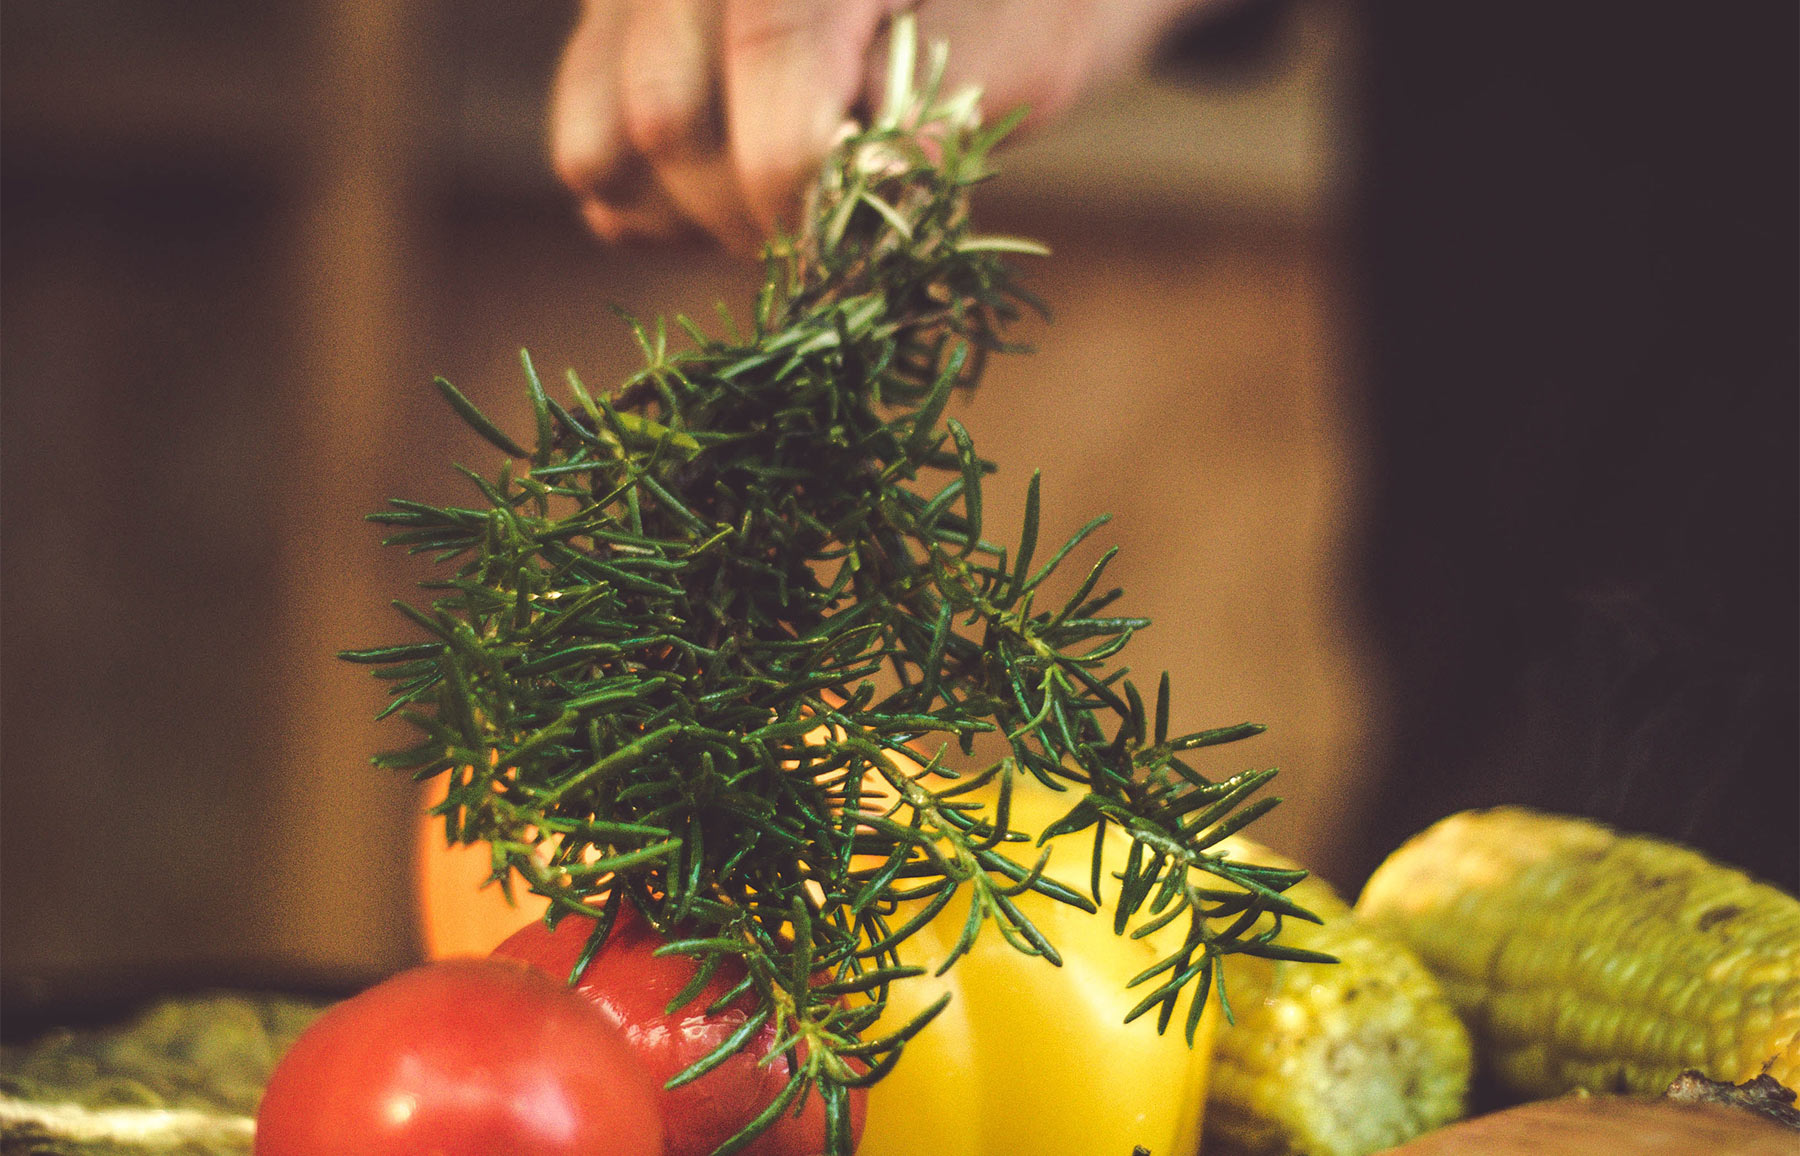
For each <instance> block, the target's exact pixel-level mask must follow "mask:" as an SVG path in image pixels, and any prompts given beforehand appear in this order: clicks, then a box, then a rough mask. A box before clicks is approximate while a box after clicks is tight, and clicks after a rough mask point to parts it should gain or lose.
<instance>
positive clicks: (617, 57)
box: [550, 0, 681, 241]
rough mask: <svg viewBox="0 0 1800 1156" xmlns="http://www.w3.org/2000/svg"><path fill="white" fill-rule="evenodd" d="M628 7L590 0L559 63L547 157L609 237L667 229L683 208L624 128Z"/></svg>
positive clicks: (587, 215) (670, 229)
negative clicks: (679, 207)
mask: <svg viewBox="0 0 1800 1156" xmlns="http://www.w3.org/2000/svg"><path fill="white" fill-rule="evenodd" d="M628 16H629V11H628V9H627V7H626V5H625V4H623V3H620V2H617V0H588V3H586V4H584V5H583V7H582V13H581V18H580V20H579V21H578V22H577V24H576V26H575V31H574V32H573V33H571V34H570V36H569V42H568V44H567V46H566V47H565V48H564V50H563V56H562V61H561V63H560V64H559V66H558V68H557V75H556V81H555V85H554V87H553V89H552V93H551V101H550V156H551V162H552V164H553V165H554V166H555V168H556V173H557V176H558V177H560V178H561V179H562V182H563V183H564V184H565V185H567V186H568V187H569V188H570V189H571V190H572V191H573V192H574V193H575V194H576V196H577V198H578V199H579V203H580V205H581V212H582V216H583V217H584V218H585V219H586V221H587V223H588V226H589V227H590V228H592V229H593V230H594V232H595V233H597V234H599V235H600V236H601V237H603V238H605V239H606V240H609V241H617V240H621V239H623V238H624V237H627V236H631V235H638V234H641V235H648V236H667V235H670V234H672V233H674V232H675V231H676V229H677V228H678V227H679V224H680V220H681V214H680V211H679V209H678V208H677V206H676V204H675V202H674V201H673V199H672V198H670V197H669V196H668V194H667V193H666V192H664V191H663V189H662V187H661V186H660V185H659V184H658V183H657V181H656V177H655V174H654V172H653V171H652V169H651V167H650V164H649V162H648V160H647V158H645V157H644V156H643V155H642V154H641V153H639V152H638V151H637V150H636V149H635V148H634V147H633V146H632V144H631V141H630V138H629V136H628V135H627V132H626V120H625V108H624V101H623V95H624V92H623V89H622V87H621V84H620V81H621V77H622V53H621V49H622V46H623V43H624V30H625V27H626V20H627V17H628Z"/></svg>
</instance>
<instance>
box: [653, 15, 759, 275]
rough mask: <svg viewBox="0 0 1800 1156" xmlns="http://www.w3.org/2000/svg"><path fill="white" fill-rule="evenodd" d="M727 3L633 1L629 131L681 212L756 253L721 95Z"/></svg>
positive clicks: (756, 229)
mask: <svg viewBox="0 0 1800 1156" xmlns="http://www.w3.org/2000/svg"><path fill="white" fill-rule="evenodd" d="M722 20H723V12H722V10H721V6H720V5H719V4H717V3H712V2H710V0H632V3H631V12H630V16H629V19H628V21H627V24H626V27H625V30H624V40H623V45H624V47H623V56H622V61H621V65H622V74H621V83H622V86H623V93H624V95H623V101H622V106H623V112H624V117H625V134H626V137H627V139H628V141H629V143H630V146H631V147H632V148H633V149H635V150H636V152H637V153H638V155H639V156H640V157H642V158H643V159H644V160H645V161H646V162H647V163H648V165H649V167H650V169H651V171H652V172H654V174H655V176H656V180H657V184H658V185H659V186H660V187H661V189H662V190H663V192H664V193H666V194H667V195H668V198H669V200H670V201H671V202H673V204H674V206H675V208H676V209H677V210H678V212H679V213H680V214H681V215H682V216H684V217H686V218H687V219H688V220H689V221H691V222H693V223H695V224H697V225H699V226H700V227H701V228H702V229H704V230H705V231H706V232H708V233H710V234H712V235H713V236H714V237H717V238H719V239H720V240H722V241H724V242H725V243H726V244H727V245H729V246H731V247H733V248H737V249H744V250H750V249H754V247H755V245H756V242H757V241H758V240H759V239H760V233H761V229H760V227H759V226H758V223H757V222H756V221H755V220H754V218H753V217H752V216H751V214H750V212H749V210H748V208H747V207H746V204H745V200H744V195H743V193H742V192H741V191H740V189H739V184H738V174H737V171H736V166H735V165H734V163H733V161H732V156H731V152H730V149H729V140H728V137H727V134H726V124H725V117H726V114H725V108H724V104H723V101H722V98H721V94H720V91H719V68H718V66H717V61H718V56H719V51H720V45H719V40H720V33H721V24H722Z"/></svg>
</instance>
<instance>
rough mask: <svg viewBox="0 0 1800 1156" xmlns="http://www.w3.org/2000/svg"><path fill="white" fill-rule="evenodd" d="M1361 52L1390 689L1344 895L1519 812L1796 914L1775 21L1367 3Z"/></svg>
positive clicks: (1791, 325)
mask: <svg viewBox="0 0 1800 1156" xmlns="http://www.w3.org/2000/svg"><path fill="white" fill-rule="evenodd" d="M1365 34H1366V44H1367V46H1368V57H1367V60H1366V64H1365V76H1366V77H1367V85H1368V86H1367V90H1366V91H1367V94H1368V104H1367V116H1366V121H1365V124H1366V135H1365V137H1364V148H1365V150H1366V151H1365V158H1366V159H1365V168H1364V173H1365V177H1366V180H1365V183H1364V186H1363V189H1362V195H1361V211H1360V213H1359V215H1358V218H1357V219H1358V238H1359V243H1358V248H1357V256H1358V264H1359V267H1360V274H1359V278H1360V283H1361V284H1362V285H1363V286H1364V287H1365V288H1366V294H1365V295H1364V296H1363V298H1362V302H1363V307H1362V309H1361V310H1360V316H1361V317H1362V319H1363V321H1364V325H1365V328H1364V340H1365V342H1366V349H1367V351H1368V361H1367V374H1366V377H1367V381H1368V384H1369V390H1368V397H1369V399H1370V405H1371V409H1370V414H1369V428H1370V430H1371V431H1372V446H1371V450H1372V453H1371V462H1372V464H1373V467H1374V475H1373V480H1372V490H1371V496H1370V509H1371V510H1372V511H1374V514H1373V520H1372V524H1371V527H1370V534H1369V537H1368V539H1367V554H1366V560H1365V567H1366V570H1365V572H1366V579H1367V582H1368V586H1367V602H1368V606H1369V609H1370V612H1371V613H1372V615H1373V621H1374V633H1375V635H1376V636H1377V637H1378V638H1379V639H1381V640H1382V645H1383V649H1384V650H1385V652H1386V653H1387V654H1388V656H1389V660H1390V662H1391V663H1392V670H1393V675H1394V681H1393V686H1394V692H1395V695H1394V699H1393V702H1392V704H1391V714H1390V717H1389V720H1388V726H1389V727H1390V735H1391V738H1392V742H1393V747H1392V756H1391V759H1390V761H1389V768H1390V769H1389V771H1388V775H1387V780H1386V784H1387V785H1386V789H1384V791H1383V792H1382V806H1381V808H1380V810H1379V812H1378V813H1377V818H1376V821H1375V822H1374V824H1373V831H1374V837H1373V838H1371V839H1370V840H1369V842H1368V843H1366V844H1365V845H1364V847H1365V852H1364V854H1363V855H1362V856H1361V857H1360V858H1359V860H1358V869H1359V870H1364V869H1372V868H1373V866H1374V863H1375V862H1376V861H1377V860H1378V857H1379V856H1378V854H1377V851H1378V849H1380V848H1382V847H1386V846H1391V845H1392V844H1393V842H1394V841H1395V840H1396V839H1398V838H1400V837H1402V836H1404V835H1405V834H1406V833H1407V832H1409V831H1412V830H1416V829H1418V827H1419V826H1421V825H1422V824H1423V823H1426V822H1429V821H1431V820H1433V819H1435V818H1437V817H1439V816H1441V815H1442V814H1444V813H1446V812H1448V811H1452V810H1456V809H1459V808H1461V807H1463V806H1473V805H1491V804H1494V803H1499V802H1518V803H1528V804H1537V805H1540V806H1547V807H1551V808H1554V809H1558V810H1567V811H1575V812H1578V813H1582V814H1588V815H1592V816H1594V817H1597V818H1601V819H1605V820H1608V821H1611V822H1614V823H1617V824H1619V825H1621V826H1623V827H1626V828H1629V829H1633V830H1643V831H1651V832H1657V833H1661V834H1664V835H1667V836H1670V837H1673V838H1679V839H1683V840H1686V841H1689V842H1693V843H1696V844H1698V845H1700V846H1702V847H1704V848H1706V849H1708V850H1710V851H1711V852H1713V853H1714V854H1715V855H1718V856H1720V857H1722V858H1724V859H1725V860H1726V861H1728V862H1731V863H1734V864H1737V865H1739V866H1742V867H1745V868H1747V869H1749V870H1751V871H1753V872H1755V873H1757V874H1759V875H1762V876H1764V877H1766V878H1768V879H1771V880H1774V881H1776V882H1778V883H1781V884H1782V885H1784V886H1785V887H1787V888H1788V889H1789V890H1795V889H1796V888H1800V757H1797V752H1796V736H1797V734H1800V723H1797V716H1796V669H1795V664H1796V655H1797V654H1800V645H1797V642H1800V633H1797V631H1796V618H1795V609H1796V606H1797V605H1800V573H1797V571H1796V531H1797V528H1800V502H1797V498H1800V471H1797V469H1796V456H1795V438H1796V432H1797V431H1800V401H1797V399H1800V357H1797V354H1796V333H1797V332H1800V328H1797V324H1796V320H1797V318H1800V293H1797V285H1800V279H1797V277H1796V262H1795V257H1796V253H1797V252H1800V238H1797V237H1796V219H1797V215H1800V185H1797V182H1796V156H1797V155H1800V154H1797V152H1796V141H1800V123H1797V117H1796V110H1797V109H1800V99H1797V97H1800V88H1797V84H1796V71H1795V48H1796V43H1797V42H1800V9H1796V8H1794V7H1793V6H1791V5H1762V4H1728V5H1722V6H1717V7H1714V8H1708V9H1705V10H1688V11H1686V12H1683V11H1680V10H1679V9H1678V8H1677V7H1676V6H1672V5H1654V4H1653V5H1618V4H1578V5H1548V4H1524V5H1504V6H1502V5H1476V6H1467V5H1433V4H1427V3H1384V4H1376V5H1370V6H1369V8H1368V10H1367V13H1366V26H1365ZM1352 873H1355V872H1352Z"/></svg>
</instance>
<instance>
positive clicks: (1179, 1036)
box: [857, 776, 1229, 1156]
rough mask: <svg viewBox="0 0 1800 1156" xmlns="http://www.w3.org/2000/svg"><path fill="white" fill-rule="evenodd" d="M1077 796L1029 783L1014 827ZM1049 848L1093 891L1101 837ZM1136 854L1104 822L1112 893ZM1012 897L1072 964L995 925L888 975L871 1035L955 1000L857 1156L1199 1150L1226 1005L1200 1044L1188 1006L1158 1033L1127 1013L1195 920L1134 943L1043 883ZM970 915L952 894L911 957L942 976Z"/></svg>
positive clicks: (1046, 818)
mask: <svg viewBox="0 0 1800 1156" xmlns="http://www.w3.org/2000/svg"><path fill="white" fill-rule="evenodd" d="M1079 797H1080V796H1079V795H1077V794H1074V793H1066V794H1058V793H1056V792H1053V791H1050V790H1048V789H1047V788H1044V787H1042V786H1040V785H1038V784H1037V783H1036V782H1034V781H1032V780H1030V779H1029V778H1027V777H1024V776H1021V779H1020V781H1019V782H1018V783H1017V784H1016V785H1015V787H1014V789H1013V799H1012V811H1013V817H1012V825H1013V826H1014V827H1016V828H1020V829H1023V830H1026V831H1040V830H1042V829H1043V828H1045V827H1047V826H1048V825H1049V824H1050V823H1052V822H1054V821H1055V820H1056V819H1058V818H1059V817H1061V816H1062V815H1063V814H1065V813H1066V812H1067V811H1068V809H1069V808H1070V807H1071V806H1073V805H1074V803H1075V801H1076V800H1077V799H1078V798H1079ZM989 798H990V801H991V796H989ZM1052 845H1053V846H1054V847H1055V851H1054V852H1053V854H1052V855H1051V859H1050V866H1049V869H1048V870H1047V871H1046V872H1045V873H1046V874H1047V875H1048V876H1050V877H1051V878H1053V879H1055V880H1056V881H1057V882H1060V883H1062V884H1064V885H1065V886H1068V887H1070V888H1072V889H1074V890H1077V891H1085V890H1086V889H1087V887H1088V885H1089V871H1088V869H1089V865H1090V862H1091V858H1090V857H1091V855H1092V849H1093V836H1092V832H1091V831H1089V832H1080V833H1077V834H1075V835H1070V836H1065V837H1062V838H1059V839H1056V840H1053V841H1052ZM1016 847H1017V848H1018V849H1017V850H1015V851H1014V852H1013V855H1014V857H1015V858H1018V859H1021V860H1023V862H1024V863H1025V865H1027V866H1029V865H1030V864H1031V863H1033V862H1035V861H1036V855H1037V848H1035V847H1031V848H1030V849H1029V852H1027V851H1026V850H1025V848H1026V845H1025V844H1017V845H1016ZM1130 848H1131V840H1130V838H1129V837H1128V836H1126V835H1125V834H1124V833H1123V832H1120V831H1119V830H1118V829H1117V828H1112V829H1110V830H1109V831H1108V842H1107V848H1106V864H1105V870H1104V872H1103V877H1102V884H1103V887H1104V885H1105V884H1108V883H1110V884H1112V885H1113V887H1114V888H1115V889H1116V887H1117V880H1116V879H1114V878H1113V877H1112V874H1111V873H1112V872H1115V871H1118V870H1121V869H1122V868H1123V866H1124V863H1125V857H1126V854H1127V853H1128V852H1129V851H1130ZM1102 897H1103V899H1110V898H1111V897H1112V896H1111V895H1108V894H1106V893H1105V892H1104V891H1103V893H1102ZM1018 902H1019V906H1020V907H1021V908H1022V909H1023V910H1024V912H1025V913H1026V914H1027V915H1028V916H1030V918H1031V920H1032V921H1033V922H1034V923H1036V924H1037V926H1038V928H1039V929H1040V930H1041V931H1043V933H1044V935H1045V937H1046V938H1048V939H1049V940H1050V942H1051V943H1052V944H1054V945H1055V947H1056V949H1057V951H1058V952H1059V953H1061V955H1062V957H1063V965H1062V966H1061V967H1060V968H1059V967H1056V966H1055V965H1053V964H1051V963H1050V962H1049V961H1047V960H1044V959H1041V958H1036V957H1029V956H1025V955H1021V954H1020V953H1019V952H1017V951H1015V950H1014V949H1013V948H1012V947H1011V946H1009V945H1008V944H1007V943H1006V941H1005V940H1004V939H1002V938H1001V936H1000V933H999V932H998V931H997V930H996V929H995V928H993V927H992V926H988V927H984V928H983V930H982V933H981V935H980V936H979V937H978V938H977V939H976V941H975V946H974V947H973V949H971V951H970V952H969V953H968V954H967V955H966V956H964V957H963V958H961V959H959V960H958V961H957V962H956V963H955V964H954V965H953V966H952V967H951V969H950V971H949V972H948V973H946V974H945V975H943V976H941V977H934V976H933V975H931V974H930V973H929V972H928V973H927V974H926V975H924V976H920V977H918V978H915V979H909V980H905V981H902V982H898V983H895V984H893V985H892V988H891V991H890V996H889V1002H888V1007H887V1010H886V1012H885V1013H884V1015H883V1017H882V1020H881V1021H880V1022H879V1023H878V1024H877V1025H876V1026H875V1027H874V1028H872V1029H870V1031H869V1032H868V1035H869V1036H871V1037H873V1036H877V1035H881V1034H883V1032H884V1031H886V1030H893V1028H894V1027H897V1026H898V1025H900V1024H903V1023H905V1022H906V1020H907V1019H908V1018H910V1017H911V1016H913V1015H916V1014H917V1013H918V1012H920V1011H921V1010H923V1009H924V1008H926V1007H928V1006H930V1005H931V1004H932V1003H933V1002H934V1001H935V1000H937V999H938V998H939V997H940V996H942V995H943V994H944V993H945V992H949V993H950V994H951V1001H950V1005H949V1006H948V1007H946V1008H945V1009H944V1010H943V1012H941V1013H940V1014H939V1015H938V1017H937V1018H936V1019H935V1020H933V1021H932V1023H931V1024H930V1026H928V1027H927V1028H926V1029H925V1030H924V1031H923V1032H921V1033H920V1034H919V1035H917V1036H915V1037H914V1038H913V1039H912V1040H911V1042H909V1043H908V1044H907V1045H906V1049H905V1051H904V1053H903V1054H902V1055H901V1058H900V1062H899V1063H898V1064H897V1065H896V1066H895V1068H894V1070H893V1071H892V1072H890V1073H889V1074H888V1075H887V1076H886V1078H884V1079H882V1080H881V1081H880V1082H879V1083H877V1084H876V1085H875V1086H874V1087H873V1088H872V1089H871V1090H870V1092H869V1101H868V1122H867V1124H866V1126H865V1128H864V1132H863V1139H862V1144H861V1146H860V1147H858V1148H857V1153H858V1156H1027V1154H1028V1156H1131V1152H1132V1149H1133V1147H1134V1146H1141V1147H1143V1148H1147V1149H1149V1151H1150V1152H1151V1154H1152V1156H1189V1154H1190V1153H1193V1152H1194V1151H1195V1150H1196V1149H1197V1148H1198V1147H1199V1137H1200V1122H1201V1112H1202V1110H1203V1108H1204V1107H1205V1104H1206V1076H1207V1068H1208V1063H1209V1060H1210V1057H1211V1047H1212V1034H1213V1024H1214V1013H1215V1007H1216V1001H1214V1006H1209V1007H1208V1008H1207V1010H1206V1013H1205V1015H1204V1017H1203V1018H1202V1020H1201V1024H1200V1028H1199V1030H1198V1031H1197V1032H1196V1033H1195V1037H1194V1046H1193V1048H1191V1049H1190V1048H1189V1047H1188V1044H1187V1039H1186V1036H1185V1035H1184V1034H1183V1031H1182V1022H1181V1016H1179V1015H1178V1016H1177V1017H1176V1019H1175V1021H1174V1022H1172V1023H1171V1024H1170V1025H1169V1028H1168V1031H1167V1032H1166V1033H1165V1034H1163V1035H1158V1034H1157V1032H1156V1013H1155V1012H1154V1011H1152V1012H1150V1013H1148V1014H1146V1015H1144V1016H1142V1017H1140V1018H1139V1019H1137V1020H1134V1021H1133V1022H1131V1023H1129V1024H1127V1023H1125V1022H1124V1019H1125V1014H1126V1012H1128V1011H1129V1010H1130V1009H1131V1008H1132V1006H1133V1005H1135V1004H1136V1003H1137V1002H1138V1000H1139V999H1141V998H1142V996H1143V994H1144V993H1145V992H1146V991H1148V990H1149V989H1148V988H1136V989H1127V988H1126V987H1125V983H1126V981H1127V980H1129V979H1130V978H1131V977H1132V976H1134V975H1136V974H1137V973H1138V972H1140V971H1142V970H1144V969H1145V968H1146V967H1148V966H1150V965H1151V964H1153V963H1155V962H1156V961H1157V960H1159V959H1161V958H1163V957H1164V956H1166V955H1167V954H1168V953H1169V952H1170V951H1171V950H1173V949H1174V948H1175V947H1177V946H1179V945H1180V942H1181V937H1182V931H1183V928H1184V927H1185V922H1186V921H1185V920H1181V919H1178V920H1176V921H1175V923H1174V924H1172V925H1171V926H1169V927H1165V928H1161V929H1159V931H1158V932H1157V933H1156V934H1153V935H1151V936H1149V937H1147V938H1145V939H1132V938H1130V937H1129V935H1124V936H1120V935H1114V934H1113V929H1112V916H1111V913H1110V912H1111V909H1110V907H1109V906H1108V905H1107V904H1105V903H1103V904H1102V906H1101V911H1100V913H1099V914H1097V915H1090V914H1088V913H1086V912H1084V911H1081V910H1079V909H1078V908H1074V907H1070V906H1068V905H1066V904H1063V903H1059V902H1057V901H1056V900H1054V899H1049V898H1047V897H1045V896H1042V895H1038V894H1037V893H1035V892H1031V893H1027V894H1025V895H1023V896H1020V897H1019V900H1018ZM968 910H969V908H968V900H967V899H966V898H965V897H963V896H958V898H957V899H956V900H954V901H952V902H951V903H950V904H949V906H947V907H946V908H945V910H944V911H943V912H941V913H940V914H939V915H938V916H937V917H936V918H934V919H933V920H932V921H931V922H930V923H929V924H927V925H926V926H925V927H923V928H921V929H920V930H919V931H918V932H917V933H916V934H915V935H914V936H913V937H912V938H910V939H909V940H907V941H906V942H905V943H904V944H902V945H901V948H900V955H901V959H902V961H903V962H905V963H909V964H913V965H916V966H924V967H927V968H929V969H930V970H931V971H935V970H936V968H937V966H938V964H939V963H941V962H942V961H943V959H944V958H945V957H946V956H947V955H948V953H949V951H950V949H951V947H952V946H953V945H954V944H955V942H956V939H957V936H958V935H959V934H960V933H961V929H962V926H963V921H964V920H965V919H966V918H967V917H968ZM899 918H904V915H902V916H900V917H899ZM1227 967H1229V963H1228V964H1227Z"/></svg>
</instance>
